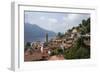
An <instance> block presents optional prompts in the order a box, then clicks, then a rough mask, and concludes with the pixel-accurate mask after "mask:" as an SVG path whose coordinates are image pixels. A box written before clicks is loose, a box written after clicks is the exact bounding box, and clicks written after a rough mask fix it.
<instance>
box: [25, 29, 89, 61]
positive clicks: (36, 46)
mask: <svg viewBox="0 0 100 73" xmlns="http://www.w3.org/2000/svg"><path fill="white" fill-rule="evenodd" d="M48 36H49V35H48V33H45V42H44V43H43V42H40V41H37V42H31V43H30V44H29V47H28V48H27V49H26V50H25V51H24V61H47V60H65V58H64V51H67V50H69V49H70V48H71V47H72V46H73V45H74V44H75V41H76V40H77V39H78V38H80V37H83V38H84V40H83V42H84V44H85V45H86V46H87V47H90V33H86V34H84V35H81V34H80V32H78V30H77V29H76V28H74V29H73V30H72V31H71V32H68V31H66V32H65V33H64V35H63V36H57V37H56V38H53V39H51V40H48Z"/></svg>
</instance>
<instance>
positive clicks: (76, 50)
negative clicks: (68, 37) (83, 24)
mask: <svg viewBox="0 0 100 73" xmlns="http://www.w3.org/2000/svg"><path fill="white" fill-rule="evenodd" d="M89 49H90V48H85V47H84V43H83V38H82V37H81V38H79V39H77V41H76V42H75V44H74V45H73V47H72V48H70V49H69V50H67V51H65V52H64V57H65V58H66V59H84V58H90V50H89Z"/></svg>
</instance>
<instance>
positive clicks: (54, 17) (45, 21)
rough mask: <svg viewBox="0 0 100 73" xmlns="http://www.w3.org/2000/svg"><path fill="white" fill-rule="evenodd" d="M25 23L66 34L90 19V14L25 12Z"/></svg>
mask: <svg viewBox="0 0 100 73" xmlns="http://www.w3.org/2000/svg"><path fill="white" fill-rule="evenodd" d="M24 15H25V16H24V23H30V24H32V25H34V24H36V25H38V26H39V27H41V28H43V29H46V30H50V31H53V32H55V33H58V32H62V33H64V32H65V31H67V30H68V29H71V28H72V27H73V26H74V27H75V26H78V25H79V24H80V23H81V21H82V20H83V19H87V18H89V17H90V14H83V13H82V14H79V13H60V12H36V11H25V12H24Z"/></svg>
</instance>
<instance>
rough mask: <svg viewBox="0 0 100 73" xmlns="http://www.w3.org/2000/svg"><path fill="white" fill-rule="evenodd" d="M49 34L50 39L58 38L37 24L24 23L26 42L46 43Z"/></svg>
mask: <svg viewBox="0 0 100 73" xmlns="http://www.w3.org/2000/svg"><path fill="white" fill-rule="evenodd" d="M46 33H48V37H54V36H56V33H55V32H53V31H49V30H46V29H43V28H41V27H39V26H38V25H36V24H30V23H24V42H33V41H44V38H45V36H46Z"/></svg>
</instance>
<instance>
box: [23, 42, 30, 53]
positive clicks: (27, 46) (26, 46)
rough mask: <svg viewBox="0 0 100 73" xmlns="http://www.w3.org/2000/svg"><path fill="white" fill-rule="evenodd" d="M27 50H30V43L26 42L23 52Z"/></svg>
mask: <svg viewBox="0 0 100 73" xmlns="http://www.w3.org/2000/svg"><path fill="white" fill-rule="evenodd" d="M28 48H31V43H30V42H27V43H26V44H25V49H24V50H25V51H26V50H27V49H28Z"/></svg>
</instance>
